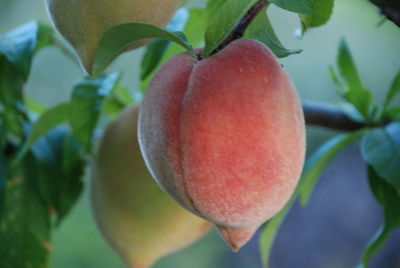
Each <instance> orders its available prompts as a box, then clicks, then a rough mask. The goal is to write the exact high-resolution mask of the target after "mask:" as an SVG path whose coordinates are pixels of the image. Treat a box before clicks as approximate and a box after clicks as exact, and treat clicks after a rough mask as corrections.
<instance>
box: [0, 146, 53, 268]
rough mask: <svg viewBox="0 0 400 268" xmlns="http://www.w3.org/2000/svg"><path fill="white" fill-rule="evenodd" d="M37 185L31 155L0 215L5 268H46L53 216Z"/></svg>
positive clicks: (11, 182) (1, 263) (10, 186)
mask: <svg viewBox="0 0 400 268" xmlns="http://www.w3.org/2000/svg"><path fill="white" fill-rule="evenodd" d="M38 187H39V185H38V166H37V163H36V161H35V158H34V157H33V156H32V155H31V154H29V155H28V156H27V157H26V158H25V159H24V162H23V164H22V166H21V168H20V170H18V172H17V173H15V174H13V176H12V177H11V178H10V179H9V183H8V189H7V195H6V201H5V206H4V212H3V215H2V217H1V218H0V238H1V239H0V252H1V258H0V267H2V268H3V267H4V268H32V267H35V268H36V267H38V268H41V267H42V268H44V267H47V261H48V255H49V250H50V247H51V245H50V217H49V209H48V207H47V206H46V203H45V202H44V200H43V199H42V198H41V195H40V192H39V188H38Z"/></svg>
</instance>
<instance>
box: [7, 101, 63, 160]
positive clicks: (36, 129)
mask: <svg viewBox="0 0 400 268" xmlns="http://www.w3.org/2000/svg"><path fill="white" fill-rule="evenodd" d="M68 113H69V104H68V103H61V104H58V105H56V106H54V107H52V108H50V109H48V110H47V111H46V112H44V113H43V114H42V115H41V117H40V118H39V119H38V120H37V121H36V122H35V123H34V124H33V126H32V129H31V131H30V133H29V136H28V139H27V141H26V142H25V144H24V145H23V146H22V148H21V149H20V151H19V152H18V154H17V157H16V159H15V160H14V163H13V166H14V167H15V166H17V165H18V163H19V162H20V161H21V160H22V158H23V157H24V156H25V155H26V153H27V152H28V151H29V150H30V148H31V146H32V144H34V143H35V142H36V141H37V140H38V139H39V138H40V137H41V136H43V135H44V134H46V133H47V132H48V131H49V130H51V129H52V128H54V127H56V126H57V125H59V124H61V123H64V122H67V121H68Z"/></svg>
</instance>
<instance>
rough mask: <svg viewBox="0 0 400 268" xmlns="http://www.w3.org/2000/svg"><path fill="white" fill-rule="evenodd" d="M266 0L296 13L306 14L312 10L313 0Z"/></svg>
mask: <svg viewBox="0 0 400 268" xmlns="http://www.w3.org/2000/svg"><path fill="white" fill-rule="evenodd" d="M268 2H270V3H271V4H275V5H277V6H278V7H280V8H283V9H286V10H289V11H292V12H296V13H303V14H306V13H311V12H313V10H314V1H313V0H300V1H299V0H269V1H268Z"/></svg>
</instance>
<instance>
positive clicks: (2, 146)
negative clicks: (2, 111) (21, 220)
mask: <svg viewBox="0 0 400 268" xmlns="http://www.w3.org/2000/svg"><path fill="white" fill-rule="evenodd" d="M6 146H7V140H6V130H5V129H4V127H3V126H2V125H1V122H0V218H1V214H2V211H3V207H4V201H5V195H6V183H7V160H6V156H5V151H6Z"/></svg>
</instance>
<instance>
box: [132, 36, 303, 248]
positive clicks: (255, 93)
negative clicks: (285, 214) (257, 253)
mask: <svg viewBox="0 0 400 268" xmlns="http://www.w3.org/2000/svg"><path fill="white" fill-rule="evenodd" d="M139 144H140V147H141V150H142V154H143V156H144V159H145V161H146V164H147V166H148V167H149V170H150V172H151V173H152V175H153V177H154V178H156V180H157V181H158V183H159V185H161V186H162V188H163V189H164V190H165V191H166V192H167V193H169V194H170V195H171V196H172V197H173V198H174V199H175V200H176V201H177V202H178V203H180V204H181V205H182V206H184V207H185V208H187V209H188V210H190V211H192V212H193V213H195V214H197V215H199V216H200V217H203V218H204V219H207V220H209V221H211V222H213V223H214V224H215V225H216V226H217V227H218V229H219V231H220V234H221V235H222V237H223V238H224V239H225V240H226V242H227V243H229V244H230V245H231V247H232V248H233V249H234V250H238V249H239V248H240V247H241V246H243V245H244V244H245V243H246V242H247V241H248V240H249V239H250V238H251V237H252V236H253V234H254V232H255V231H256V230H257V228H258V227H259V226H260V225H261V224H262V223H263V222H265V221H266V220H268V219H270V218H271V217H273V216H274V215H275V214H276V213H277V212H279V211H280V210H281V209H282V207H283V206H284V205H285V204H286V202H287V201H288V200H289V198H290V197H291V195H292V193H293V191H294V189H295V187H296V184H297V182H298V179H299V177H300V174H301V170H302V167H303V164H304V157H305V148H306V146H305V125H304V118H303V113H302V108H301V103H300V100H299V97H298V95H297V93H296V90H295V88H294V87H293V85H292V83H291V80H290V78H289V77H288V76H287V74H286V72H285V71H284V70H283V69H282V67H281V65H280V64H279V62H278V61H277V59H276V58H275V56H274V55H273V54H272V52H271V51H270V50H269V49H268V48H267V47H266V46H264V45H263V44H261V43H260V42H258V41H255V40H247V39H240V40H236V41H234V42H232V43H230V44H229V45H228V46H227V47H225V48H224V49H223V50H222V51H220V52H218V53H217V54H214V55H212V56H210V57H208V58H206V59H203V60H200V61H199V60H197V59H194V58H193V57H191V56H190V55H189V54H188V53H181V54H178V55H176V56H174V57H172V58H171V59H170V60H169V61H168V62H166V63H165V65H163V66H162V67H161V68H160V70H159V71H158V72H157V74H156V75H155V77H154V79H153V81H152V83H151V84H150V86H149V89H148V92H147V94H146V96H145V97H144V100H143V103H142V105H141V108H140V112H139Z"/></svg>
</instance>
